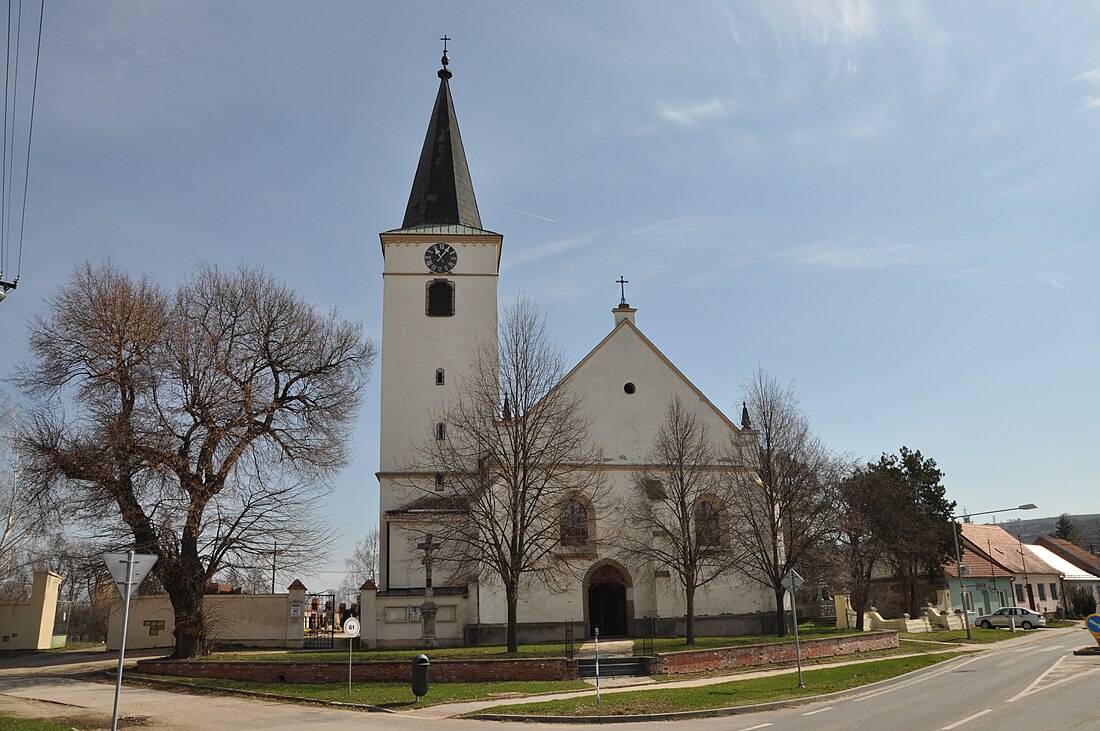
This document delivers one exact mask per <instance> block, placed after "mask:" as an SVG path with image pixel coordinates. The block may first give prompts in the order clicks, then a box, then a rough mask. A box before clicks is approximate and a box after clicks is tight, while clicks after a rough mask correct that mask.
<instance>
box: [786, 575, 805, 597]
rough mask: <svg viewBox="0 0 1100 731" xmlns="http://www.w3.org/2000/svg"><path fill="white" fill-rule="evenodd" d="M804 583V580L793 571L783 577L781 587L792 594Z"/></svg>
mask: <svg viewBox="0 0 1100 731" xmlns="http://www.w3.org/2000/svg"><path fill="white" fill-rule="evenodd" d="M804 583H806V582H805V580H804V579H803V578H802V577H801V576H799V575H798V572H797V571H795V570H794V569H791V570H790V571H788V572H787V575H786V576H784V577H783V587H784V588H785V589H786V590H787V591H789V592H790V593H792V594H794V593H795V592H796V591H798V590H799V589H800V588H801V587H802V585H803V584H804Z"/></svg>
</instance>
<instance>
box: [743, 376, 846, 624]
mask: <svg viewBox="0 0 1100 731" xmlns="http://www.w3.org/2000/svg"><path fill="white" fill-rule="evenodd" d="M745 403H746V408H747V409H748V412H749V414H750V415H751V418H752V421H753V425H754V427H755V436H756V441H755V443H754V444H753V445H751V446H750V447H749V448H747V449H745V450H744V451H743V453H742V452H740V451H739V450H738V446H739V445H733V446H732V447H731V451H733V452H734V453H735V454H737V455H738V456H739V457H740V458H741V459H743V460H744V462H743V463H744V464H746V465H748V466H749V467H751V471H750V472H746V473H734V476H735V477H736V478H737V480H738V484H737V487H736V489H733V490H730V496H731V500H730V502H729V508H728V509H729V512H730V529H731V533H732V536H733V539H734V540H735V541H736V543H737V544H738V545H739V546H741V547H742V548H743V550H744V553H743V554H742V556H743V558H742V560H741V561H739V562H738V563H737V566H738V568H739V569H741V571H743V572H744V573H745V575H746V576H748V577H750V578H752V579H755V580H756V581H758V582H760V583H762V584H764V585H765V586H768V587H770V588H771V589H772V591H773V592H774V594H775V622H776V633H777V634H778V635H784V634H786V632H787V625H786V612H785V611H784V607H783V604H784V602H783V598H784V592H785V590H784V588H783V583H782V582H783V577H784V576H786V574H787V572H788V571H790V570H791V569H792V568H795V567H796V566H798V565H799V564H800V563H801V562H802V561H803V559H804V558H805V557H806V556H807V555H808V554H809V553H810V552H811V551H814V550H815V549H816V548H817V547H818V546H819V545H821V544H822V543H823V542H824V541H826V540H829V539H831V537H832V536H833V533H834V531H835V520H834V509H835V505H836V501H835V486H836V482H837V474H836V473H837V464H836V461H835V460H834V458H833V457H832V455H831V454H830V453H829V451H828V450H827V449H826V448H825V445H824V444H823V443H822V442H821V440H820V439H818V437H817V436H816V435H815V434H814V433H813V432H812V431H811V430H810V424H809V421H808V419H807V418H806V416H805V414H803V412H802V409H801V407H800V405H799V401H798V396H797V394H796V393H795V392H794V389H793V388H784V387H782V386H780V385H779V383H778V382H777V381H776V380H775V378H774V377H773V376H772V375H770V374H769V373H767V372H765V371H763V370H757V371H756V372H755V373H754V374H753V376H752V379H751V380H750V381H749V383H748V387H747V393H746V396H745Z"/></svg>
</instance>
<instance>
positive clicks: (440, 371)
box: [435, 368, 444, 386]
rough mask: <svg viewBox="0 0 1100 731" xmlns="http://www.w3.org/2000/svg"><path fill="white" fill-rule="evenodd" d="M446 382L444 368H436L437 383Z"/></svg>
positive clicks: (438, 384)
mask: <svg viewBox="0 0 1100 731" xmlns="http://www.w3.org/2000/svg"><path fill="white" fill-rule="evenodd" d="M443 382H444V373H443V369H442V368H436V369H435V385H437V386H442V385H443Z"/></svg>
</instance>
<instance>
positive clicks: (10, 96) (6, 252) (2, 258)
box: [0, 0, 46, 292]
mask: <svg viewBox="0 0 1100 731" xmlns="http://www.w3.org/2000/svg"><path fill="white" fill-rule="evenodd" d="M18 1H19V5H18V7H17V8H15V12H14V21H15V24H14V31H13V27H12V20H13V17H12V16H13V12H12V10H13V9H12V0H8V27H7V35H6V39H7V43H6V48H5V64H4V132H3V151H2V154H0V275H3V273H4V272H5V270H6V269H8V268H9V267H11V265H12V253H13V252H12V245H13V243H15V239H13V236H12V231H13V229H15V230H17V231H18V243H17V244H16V246H17V251H16V256H15V277H14V278H13V279H12V280H11V282H2V281H0V285H3V287H4V291H5V292H6V291H7V290H8V289H14V288H15V285H16V284H18V282H19V276H20V274H21V272H22V269H23V240H24V234H25V232H26V220H27V197H28V194H29V192H30V170H31V148H32V144H33V142H34V117H35V109H36V107H37V102H38V71H39V67H40V62H41V59H42V30H43V25H44V22H45V15H46V1H45V0H40V1H39V6H38V29H37V30H38V37H37V39H36V41H35V50H34V72H33V80H32V86H31V102H30V114H29V117H28V122H27V147H26V150H25V151H23V153H24V165H23V186H22V187H23V191H22V194H23V198H22V200H21V201H19V210H18V218H16V211H15V207H14V206H13V196H14V195H15V193H14V191H15V188H16V178H15V165H16V163H17V161H18V156H19V152H20V151H19V150H18V147H19V145H18V144H17V137H18V126H19V119H20V116H21V114H20V109H21V107H22V108H25V106H26V105H25V104H23V105H20V103H19V94H20V92H19V86H20V84H19V76H20V61H21V56H22V54H23V50H22V39H23V0H18ZM13 34H14V41H15V43H14V47H13V45H12V37H13ZM13 52H14V54H15V60H14V63H13V61H12V53H13ZM24 98H25V93H24Z"/></svg>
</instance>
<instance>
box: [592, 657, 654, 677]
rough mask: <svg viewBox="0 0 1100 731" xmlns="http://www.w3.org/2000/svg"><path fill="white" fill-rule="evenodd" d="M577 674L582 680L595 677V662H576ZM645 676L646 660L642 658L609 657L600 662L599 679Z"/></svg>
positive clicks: (646, 673) (593, 660)
mask: <svg viewBox="0 0 1100 731" xmlns="http://www.w3.org/2000/svg"><path fill="white" fill-rule="evenodd" d="M577 672H578V673H580V676H581V677H582V678H594V677H596V660H595V659H594V658H593V659H584V660H577ZM647 675H649V673H648V672H647V664H646V660H645V658H642V657H610V658H607V659H606V660H604V659H601V660H600V677H601V678H614V677H645V676H647Z"/></svg>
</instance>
